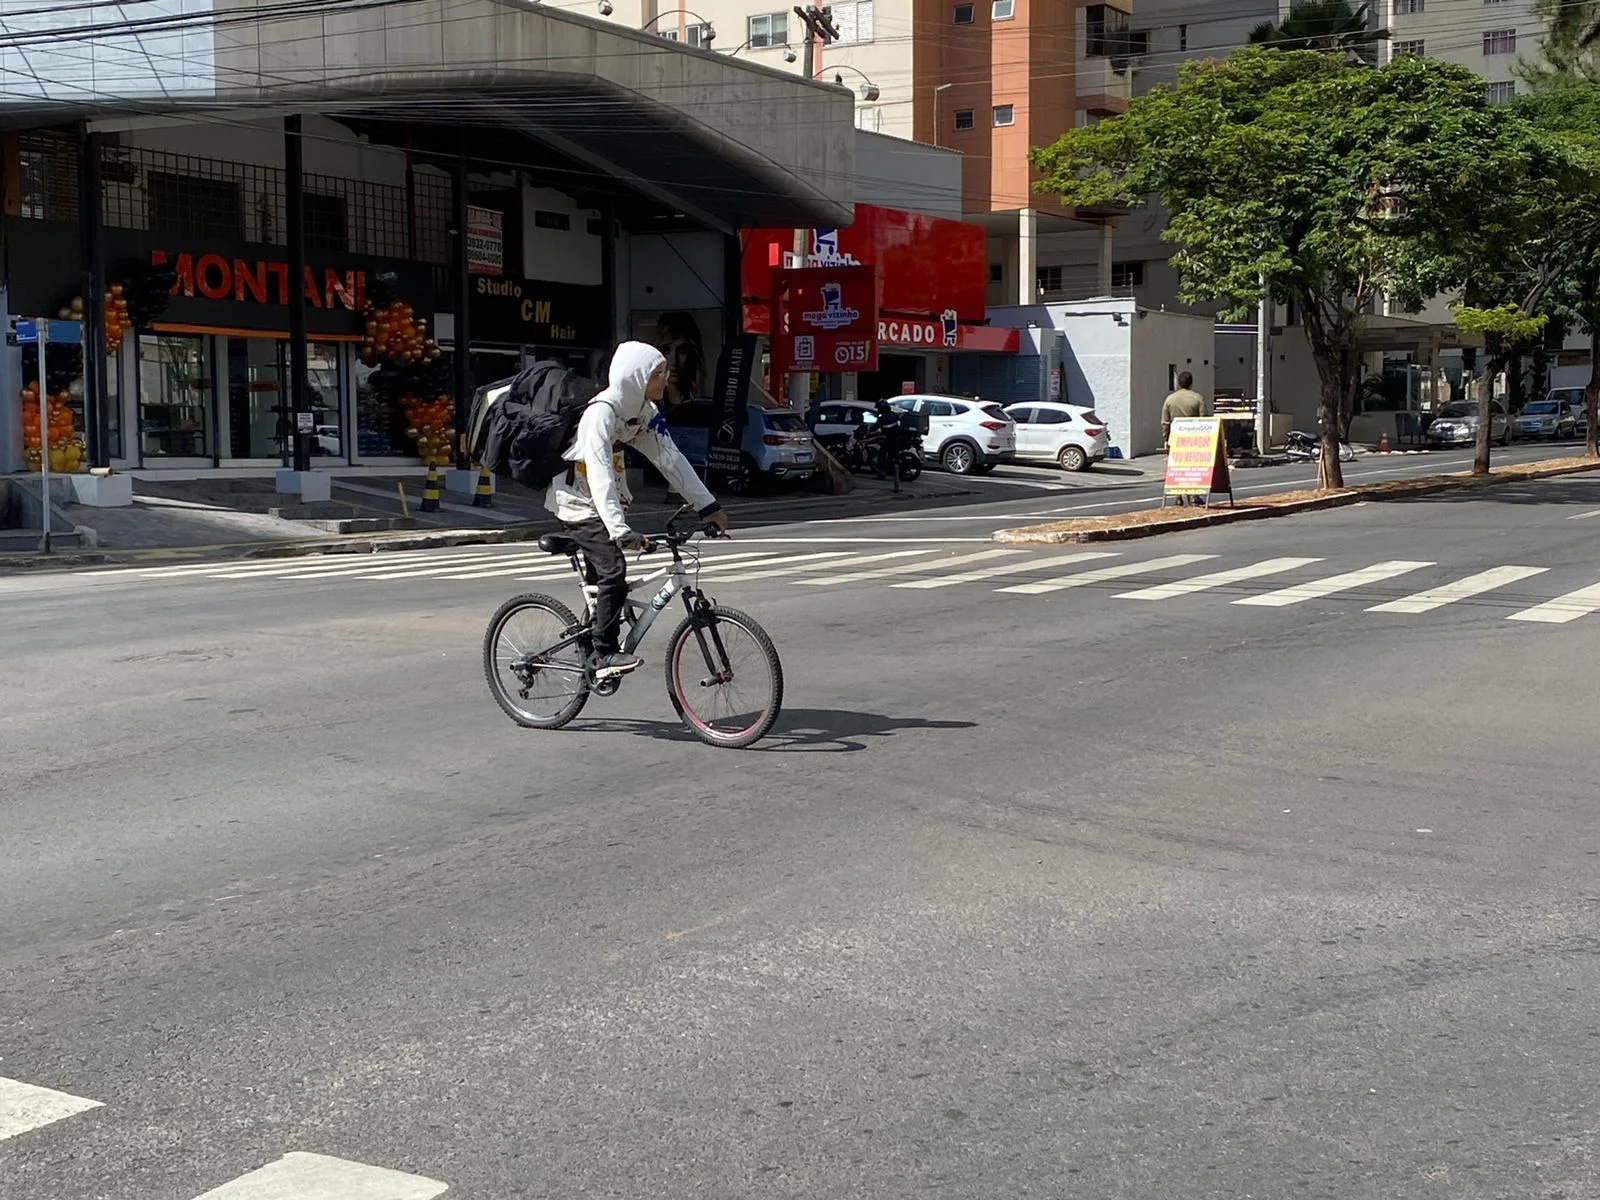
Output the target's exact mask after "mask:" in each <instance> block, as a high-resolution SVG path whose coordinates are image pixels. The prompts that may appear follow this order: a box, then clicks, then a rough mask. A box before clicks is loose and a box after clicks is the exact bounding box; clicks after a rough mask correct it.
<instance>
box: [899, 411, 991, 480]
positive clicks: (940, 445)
mask: <svg viewBox="0 0 1600 1200" xmlns="http://www.w3.org/2000/svg"><path fill="white" fill-rule="evenodd" d="M890 403H891V404H892V405H894V407H896V408H899V409H904V410H905V411H907V412H914V413H916V414H917V416H919V417H921V418H922V424H923V431H922V453H923V456H924V457H925V458H927V459H928V460H929V461H930V462H936V463H938V464H939V465H940V466H942V467H943V468H944V469H945V470H946V471H949V472H950V473H951V474H953V475H975V474H986V473H988V472H989V471H992V470H994V469H995V467H996V466H998V465H999V464H1000V463H1003V462H1011V461H1013V460H1014V459H1015V458H1016V457H1017V426H1016V422H1014V421H1013V420H1012V419H1011V418H1010V417H1008V416H1007V415H1006V410H1005V409H1003V408H1001V407H1000V406H999V405H998V404H995V403H994V402H992V401H989V400H983V399H981V398H978V397H973V396H934V395H926V396H924V395H912V396H896V397H894V398H893V399H892V400H890Z"/></svg>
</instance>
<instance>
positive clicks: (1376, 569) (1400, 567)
mask: <svg viewBox="0 0 1600 1200" xmlns="http://www.w3.org/2000/svg"><path fill="white" fill-rule="evenodd" d="M1431 566H1433V564H1432V563H1431V562H1411V561H1409V560H1406V559H1396V560H1394V561H1392V562H1381V563H1374V564H1373V565H1372V566H1370V567H1362V568H1361V569H1360V570H1359V571H1346V572H1345V573H1344V574H1343V575H1330V576H1328V577H1327V578H1326V579H1316V580H1313V581H1312V582H1310V583H1297V584H1295V585H1294V586H1293V587H1286V588H1280V589H1279V590H1278V591H1276V592H1264V593H1263V594H1261V595H1259V596H1244V597H1242V598H1240V599H1238V600H1235V601H1234V603H1235V604H1253V605H1256V606H1257V607H1260V608H1284V607H1286V606H1287V605H1290V604H1303V603H1304V602H1305V601H1307V600H1320V599H1322V597H1324V596H1332V595H1334V594H1336V593H1338V592H1348V591H1350V590H1351V589H1352V588H1358V587H1365V586H1366V585H1367V584H1369V583H1382V582H1383V581H1384V580H1385V579H1393V578H1394V577H1395V576H1396V575H1404V574H1406V573H1407V572H1410V571H1419V570H1421V569H1422V568H1423V567H1431Z"/></svg>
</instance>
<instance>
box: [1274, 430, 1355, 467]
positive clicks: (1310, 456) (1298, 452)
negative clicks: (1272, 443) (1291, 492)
mask: <svg viewBox="0 0 1600 1200" xmlns="http://www.w3.org/2000/svg"><path fill="white" fill-rule="evenodd" d="M1283 452H1284V453H1285V454H1287V455H1288V456H1289V461H1291V462H1316V461H1317V460H1318V459H1320V458H1321V457H1322V439H1321V438H1320V437H1318V436H1317V435H1316V434H1312V433H1305V432H1304V431H1302V430H1299V429H1291V430H1290V431H1289V437H1288V440H1287V441H1286V442H1285V444H1284V447H1283ZM1355 460H1356V451H1355V447H1354V446H1352V445H1351V444H1350V443H1349V442H1340V443H1339V461H1340V462H1355Z"/></svg>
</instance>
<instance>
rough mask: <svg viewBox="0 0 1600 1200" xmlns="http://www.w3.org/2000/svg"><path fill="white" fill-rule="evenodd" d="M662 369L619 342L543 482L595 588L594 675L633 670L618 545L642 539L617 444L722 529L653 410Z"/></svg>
mask: <svg viewBox="0 0 1600 1200" xmlns="http://www.w3.org/2000/svg"><path fill="white" fill-rule="evenodd" d="M669 375H670V372H669V370H668V367H667V360H666V358H665V357H664V356H663V355H662V353H661V351H659V350H657V349H656V348H655V347H654V346H650V345H646V344H645V343H644V342H623V343H622V344H621V345H620V346H618V347H617V351H616V353H615V354H614V355H612V357H611V369H610V371H609V373H608V380H607V386H606V388H605V389H604V390H603V391H601V392H599V393H598V394H597V395H596V396H595V397H594V399H593V400H591V401H589V404H588V406H587V407H586V408H585V409H584V412H583V416H582V417H581V418H580V419H579V421H578V428H577V433H576V434H575V436H574V437H573V439H572V445H571V446H570V447H569V448H568V449H567V450H566V451H565V452H564V453H563V454H562V456H561V457H562V458H563V459H565V460H566V461H567V462H568V463H569V464H570V465H569V466H568V467H567V469H566V471H565V472H564V473H562V474H559V475H557V476H556V477H555V478H554V479H552V480H551V481H550V488H549V491H548V492H547V493H546V494H545V507H546V508H548V509H549V510H550V511H551V512H553V513H555V515H556V518H557V519H558V520H559V521H560V522H561V523H562V524H563V525H564V526H565V527H566V533H567V536H569V537H570V538H572V540H573V541H575V542H577V543H578V547H579V548H580V549H581V550H582V551H583V556H584V559H585V560H586V561H587V562H588V564H589V581H590V582H591V583H593V584H594V585H595V587H596V589H597V590H596V594H595V601H594V650H593V653H592V654H591V655H590V657H589V667H590V669H591V670H592V671H593V672H594V675H595V678H596V679H612V678H615V677H617V676H619V675H626V674H627V673H628V672H629V671H633V670H636V669H637V668H638V667H639V665H640V663H641V662H642V660H641V659H638V658H635V657H633V656H631V655H627V654H623V653H622V652H621V643H620V641H619V634H620V632H621V629H622V610H623V602H624V601H625V600H626V599H627V596H628V560H627V559H626V558H625V557H624V551H627V550H636V549H642V548H643V547H644V546H645V545H646V544H647V539H646V538H645V537H644V536H643V535H642V534H639V533H636V532H635V531H634V530H632V529H630V528H629V527H628V519H627V516H626V509H627V507H628V505H629V503H631V501H632V499H633V497H632V496H631V495H630V494H629V492H628V484H627V479H626V477H625V474H624V470H623V456H622V448H623V447H624V446H630V445H631V446H633V447H634V448H635V449H637V450H638V451H639V452H640V453H642V454H643V455H644V456H645V457H646V458H647V459H649V460H650V462H651V463H652V464H654V466H655V468H656V470H658V471H660V472H661V474H662V475H663V476H665V478H666V480H667V483H668V485H669V486H670V487H671V488H672V489H673V490H674V491H675V492H677V493H678V494H679V495H680V496H682V497H683V498H684V499H685V500H687V501H688V502H689V503H691V504H693V505H694V506H695V508H696V509H697V510H698V512H699V514H700V517H701V518H702V519H703V520H706V521H708V522H710V523H711V524H713V525H715V526H716V527H717V530H718V532H726V531H727V528H728V515H727V514H726V513H724V512H723V511H722V506H721V505H719V504H718V503H717V500H716V497H714V496H713V495H712V494H711V493H710V492H709V491H708V490H707V489H706V486H705V485H704V484H703V483H701V482H700V480H699V478H698V477H696V475H695V473H694V468H693V467H692V466H691V465H690V464H689V460H688V459H686V458H684V456H683V453H682V452H681V451H680V450H679V449H678V447H677V446H676V445H674V444H673V441H672V438H671V436H670V435H669V434H668V432H667V423H666V420H665V419H664V418H663V417H662V416H661V413H660V411H659V410H657V408H656V401H658V400H660V399H661V397H662V396H663V395H665V393H666V390H667V382H668V379H669Z"/></svg>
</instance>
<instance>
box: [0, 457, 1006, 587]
mask: <svg viewBox="0 0 1600 1200" xmlns="http://www.w3.org/2000/svg"><path fill="white" fill-rule="evenodd" d="M35 479H36V477H35ZM854 482H855V489H854V490H853V491H852V492H849V493H846V494H844V495H837V496H835V495H827V494H818V493H813V492H802V491H788V492H759V493H757V494H755V495H752V496H738V497H732V496H724V497H721V499H722V503H723V506H724V507H725V508H726V509H727V510H728V512H729V515H730V516H731V517H732V518H733V520H734V521H735V523H737V524H740V525H745V526H751V525H755V526H759V525H765V524H778V523H782V522H786V521H791V520H803V519H813V518H817V517H825V516H832V515H840V516H845V515H853V514H856V513H866V512H872V511H878V510H882V509H884V508H887V507H889V506H904V507H905V508H907V509H914V508H918V507H929V506H938V505H941V504H950V503H959V502H961V501H962V500H963V499H964V498H969V497H975V496H981V497H983V498H985V499H987V498H991V497H992V498H993V499H996V500H998V499H1003V498H1004V495H1003V493H1004V492H1006V491H1009V490H1010V489H1007V488H1005V487H1004V486H1003V485H1001V486H999V487H997V486H995V485H993V484H990V483H987V482H986V483H985V484H983V485H979V486H981V491H980V490H979V486H975V485H971V484H968V483H967V482H966V481H965V480H963V479H961V478H959V477H955V476H950V475H943V474H939V473H934V472H926V473H924V474H923V476H922V477H921V478H920V479H918V480H917V481H916V482H915V483H907V484H902V485H901V492H900V494H898V495H896V494H895V493H894V490H893V485H892V484H891V483H889V482H887V481H881V480H877V479H872V478H870V477H866V478H863V477H859V476H858V477H856V478H855V480H854ZM422 484H423V475H422V473H421V472H417V471H412V472H406V473H403V474H395V475H368V474H362V475H355V476H337V475H336V476H335V477H334V479H333V481H332V500H331V501H330V502H329V503H328V504H326V505H303V506H302V505H298V504H297V497H294V496H279V495H277V494H276V493H275V492H274V491H272V490H271V489H272V480H271V479H270V478H262V479H239V478H234V479H218V478H203V479H198V480H177V479H157V480H150V479H143V478H136V479H135V482H134V502H133V504H132V506H130V507H127V508H90V507H86V506H83V505H78V504H68V505H64V506H62V511H63V512H64V513H65V514H66V516H67V517H68V519H70V520H71V521H73V522H74V524H75V525H76V526H77V527H78V528H79V529H80V530H82V531H83V532H84V534H85V538H84V543H85V547H86V548H85V549H83V550H75V551H71V552H60V553H53V554H50V555H44V554H41V553H39V552H38V551H23V552H10V553H7V552H0V570H28V569H49V568H52V567H71V566H78V565H83V564H86V563H98V562H107V561H112V562H118V561H123V562H135V561H148V560H152V559H154V560H162V561H184V560H193V559H208V558H249V557H279V556H289V555H306V554H337V553H372V552H376V551H382V550H409V549H417V548H421V547H427V546H450V545H463V544H477V543H488V542H506V541H525V540H529V539H532V538H536V537H538V536H539V535H540V534H541V533H543V532H546V531H548V530H550V529H553V528H555V521H554V519H553V518H552V517H551V515H550V513H549V512H547V511H546V510H545V507H544V494H543V492H538V493H535V492H531V491H529V490H528V489H526V488H522V487H519V486H517V485H515V484H508V483H507V482H506V481H504V480H496V485H497V487H499V489H500V490H499V491H498V492H497V494H496V495H495V496H494V498H493V503H492V506H491V507H488V508H477V507H474V506H473V505H472V500H471V497H469V496H462V495H460V494H458V493H450V492H446V493H444V494H443V499H442V501H441V504H440V508H439V511H438V512H434V513H424V512H422V511H420V508H421V503H422ZM402 494H403V495H404V500H402ZM677 507H678V505H677V503H676V502H675V501H672V500H669V499H668V498H667V496H666V495H665V493H664V492H663V490H662V489H661V488H660V487H659V486H654V487H642V488H639V489H637V491H636V495H635V500H634V504H633V507H632V509H631V511H630V517H632V518H633V520H634V521H635V522H636V523H637V524H638V525H639V526H640V527H641V528H645V529H651V528H657V527H659V526H660V525H662V524H664V523H665V521H666V520H667V518H668V517H670V516H671V515H672V513H673V512H674V511H676V509H677ZM273 509H277V510H280V511H297V512H300V513H302V514H304V515H306V516H309V517H313V518H314V517H315V516H316V515H317V514H327V515H328V516H329V517H330V518H333V517H334V516H335V514H337V515H338V516H340V517H354V518H357V519H363V518H365V519H371V520H372V521H375V522H380V523H384V524H387V523H389V522H391V521H393V522H403V523H404V524H405V527H404V528H398V529H393V530H389V529H383V530H376V531H363V532H356V533H328V532H324V531H322V530H320V529H316V528H309V527H308V526H307V524H306V521H305V520H304V519H285V518H284V517H281V516H275V515H273V514H272V512H271V511H269V510H273ZM408 518H409V519H408Z"/></svg>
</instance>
